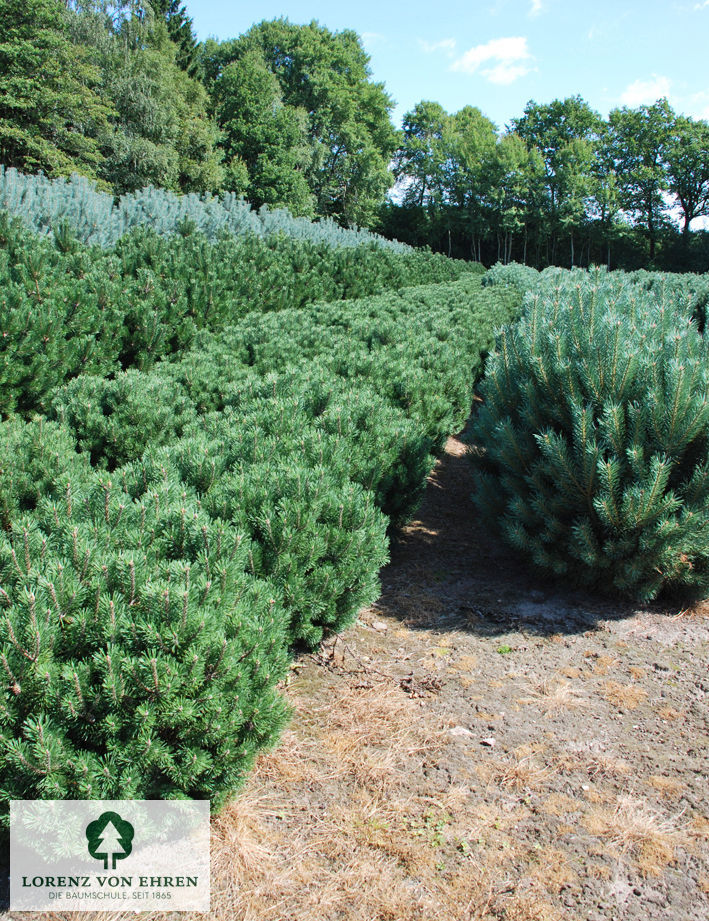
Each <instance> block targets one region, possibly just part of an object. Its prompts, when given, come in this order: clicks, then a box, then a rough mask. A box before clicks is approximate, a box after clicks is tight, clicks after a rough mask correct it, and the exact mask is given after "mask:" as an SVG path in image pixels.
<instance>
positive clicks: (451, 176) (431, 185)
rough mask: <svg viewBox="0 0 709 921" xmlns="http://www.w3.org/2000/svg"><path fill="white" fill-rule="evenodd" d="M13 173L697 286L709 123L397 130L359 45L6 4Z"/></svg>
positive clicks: (409, 117)
mask: <svg viewBox="0 0 709 921" xmlns="http://www.w3.org/2000/svg"><path fill="white" fill-rule="evenodd" d="M0 20H1V21H2V24H3V31H2V38H1V39H0V162H2V163H3V164H4V165H5V166H6V167H16V168H17V169H19V170H21V171H23V172H28V173H34V172H39V171H41V172H43V173H45V174H46V175H47V176H48V177H58V176H69V175H71V174H72V173H78V174H80V175H83V176H87V177H89V178H90V179H93V180H95V181H96V182H97V184H98V186H99V188H101V189H103V190H106V191H111V192H113V193H114V194H115V195H117V196H118V195H121V194H123V193H125V192H130V191H133V190H136V189H140V188H143V187H145V186H147V185H153V186H157V187H161V188H165V189H171V190H174V191H177V192H199V193H219V192H223V191H231V192H235V193H236V194H237V195H241V196H243V197H244V198H246V199H247V200H248V201H250V202H251V203H252V204H253V205H254V206H255V207H257V208H258V207H260V206H262V205H268V206H269V207H277V206H282V207H286V208H288V209H289V210H290V211H291V212H292V213H293V214H294V215H296V216H304V217H308V218H318V217H329V218H333V219H334V220H336V221H337V222H338V223H340V224H341V225H343V226H347V227H351V226H353V225H355V224H356V225H359V226H361V227H366V228H368V229H372V230H375V231H377V232H379V233H382V234H384V235H385V236H387V237H390V238H397V239H399V240H402V241H404V242H407V243H411V244H414V245H429V246H430V247H431V248H432V249H434V250H439V251H442V252H445V253H447V254H449V255H453V256H458V257H463V258H467V259H474V260H477V261H480V262H484V263H486V264H490V263H493V262H497V261H502V262H510V261H517V262H525V263H528V264H530V265H533V266H535V267H537V268H540V267H544V266H546V265H561V266H567V267H568V266H574V265H582V266H585V265H589V264H591V263H601V264H607V265H608V266H609V267H612V268H617V267H620V268H637V267H644V266H650V267H657V268H662V269H666V270H692V271H703V270H705V269H706V266H707V261H708V260H709V234H707V232H706V231H702V230H696V229H693V224H692V222H693V221H694V222H695V224H694V226H695V227H696V224H697V222H696V221H695V219H697V218H701V217H705V216H708V215H709V124H708V123H707V122H706V121H702V120H695V119H692V118H688V117H685V116H683V115H679V114H677V113H676V112H674V111H673V109H672V108H671V106H670V105H669V103H668V102H667V100H666V99H660V100H658V101H657V102H655V103H654V104H653V105H649V106H648V105H641V106H639V107H637V108H629V107H622V108H616V109H614V110H612V111H611V112H610V113H609V116H608V118H607V119H604V118H603V117H602V116H601V115H600V114H598V113H597V112H595V111H594V110H593V109H592V108H591V107H590V106H589V105H588V104H587V103H586V102H585V100H584V99H582V98H581V97H580V96H572V97H569V98H566V99H563V100H560V99H556V100H553V101H551V102H548V103H536V102H534V101H530V102H529V103H528V104H527V105H526V107H525V109H524V111H523V112H522V113H521V114H520V116H519V117H518V118H515V119H512V120H511V122H510V124H509V125H507V126H506V127H504V128H503V129H500V127H499V126H497V125H495V124H493V122H492V121H490V119H488V118H487V117H486V116H485V115H484V114H483V112H482V111H481V110H480V109H479V108H477V107H474V106H465V107H464V108H462V109H461V110H460V111H458V112H454V113H449V112H446V111H445V109H444V108H443V107H442V106H441V105H439V104H438V103H436V102H433V101H428V100H424V101H421V102H419V103H418V104H417V105H415V106H414V107H413V108H412V110H411V111H409V112H408V113H406V115H405V117H404V120H403V125H402V127H401V129H400V130H397V129H395V127H394V126H393V124H392V122H391V117H390V116H391V112H392V110H393V101H392V99H391V98H390V96H389V95H388V93H387V91H386V88H385V87H384V85H383V84H381V83H377V82H375V81H374V80H373V79H372V73H371V70H370V67H369V57H368V55H367V53H366V52H365V50H364V48H363V45H362V42H361V40H360V38H359V36H358V35H357V34H356V33H355V32H353V31H350V30H345V31H342V32H332V31H330V30H328V29H327V28H325V27H323V26H320V25H319V24H318V23H317V22H312V23H310V24H309V25H294V24H292V23H290V22H289V21H288V20H285V19H278V20H274V21H271V22H261V23H259V24H257V25H254V26H253V27H252V28H250V29H249V30H248V31H247V32H246V33H245V34H243V35H241V36H239V37H237V38H234V39H231V40H228V41H221V42H218V41H216V40H212V39H210V40H207V41H206V42H203V43H199V42H197V40H196V37H195V33H194V29H193V27H192V22H191V19H190V16H189V14H188V11H187V10H186V8H185V7H184V6H183V5H181V4H180V3H179V0H154V2H153V3H152V4H148V3H136V2H132V0H131V2H128V3H117V4H110V3H105V2H102V0H89V2H74V0H68V2H67V3H66V4H64V3H61V2H58V0H23V2H20V0H0Z"/></svg>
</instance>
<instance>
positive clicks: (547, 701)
mask: <svg viewBox="0 0 709 921" xmlns="http://www.w3.org/2000/svg"><path fill="white" fill-rule="evenodd" d="M581 694H582V690H581V688H579V687H577V686H575V685H573V684H571V683H570V682H569V681H563V680H562V681H559V680H558V679H556V678H543V679H542V680H541V681H539V682H537V683H536V684H535V685H534V687H533V690H532V695H531V697H528V698H523V699H521V700H520V703H525V704H526V703H538V704H539V705H540V706H541V708H542V711H543V712H544V714H545V715H546V716H554V715H555V714H556V713H559V712H560V711H563V710H566V709H568V708H570V707H580V706H583V704H584V703H586V701H585V700H584V699H583V698H582V696H581Z"/></svg>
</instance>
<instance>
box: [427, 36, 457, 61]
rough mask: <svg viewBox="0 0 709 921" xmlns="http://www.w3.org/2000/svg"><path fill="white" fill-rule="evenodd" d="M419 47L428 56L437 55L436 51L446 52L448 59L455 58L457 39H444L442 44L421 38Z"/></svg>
mask: <svg viewBox="0 0 709 921" xmlns="http://www.w3.org/2000/svg"><path fill="white" fill-rule="evenodd" d="M419 45H420V46H421V50H422V51H424V52H425V53H426V54H435V52H436V51H444V52H445V53H446V54H447V55H448V57H453V54H454V53H455V39H454V38H443V39H441V41H440V42H427V41H426V39H424V38H420V39H419Z"/></svg>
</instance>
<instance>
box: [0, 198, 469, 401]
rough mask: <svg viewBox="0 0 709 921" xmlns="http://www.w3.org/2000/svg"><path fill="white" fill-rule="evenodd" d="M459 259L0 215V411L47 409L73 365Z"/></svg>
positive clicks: (144, 364)
mask: <svg viewBox="0 0 709 921" xmlns="http://www.w3.org/2000/svg"><path fill="white" fill-rule="evenodd" d="M468 274H469V272H468V267H467V264H466V263H464V262H460V261H459V262H456V261H454V260H450V259H446V258H445V257H442V256H440V255H434V254H432V253H426V252H416V251H413V250H412V251H405V252H401V253H400V252H395V251H392V250H390V249H383V248H382V247H379V246H377V245H376V244H374V243H372V242H369V243H364V244H362V245H359V246H357V247H343V248H337V247H334V246H330V245H328V244H327V243H326V242H323V241H311V240H307V239H304V240H301V239H298V238H293V237H287V236H283V235H280V234H273V235H270V236H268V237H262V236H255V235H253V234H244V235H242V236H239V237H233V236H228V235H221V236H218V237H217V238H216V239H215V240H214V241H211V242H210V241H209V240H208V239H207V237H206V236H204V235H202V234H199V233H196V232H194V231H193V230H189V229H188V228H186V227H185V228H183V232H182V233H181V234H176V235H172V236H168V237H163V236H160V235H159V234H158V233H157V232H156V231H155V230H152V229H150V228H149V227H138V228H136V229H134V230H133V231H132V232H131V233H130V234H127V235H125V236H123V237H122V238H121V239H120V240H119V242H118V243H117V245H116V247H115V248H114V249H112V250H103V249H101V248H99V247H86V246H83V245H79V244H78V243H77V241H76V239H75V237H73V236H71V234H70V232H69V231H68V230H67V228H66V225H62V226H61V227H60V228H59V230H58V231H57V232H56V233H55V234H54V236H53V238H39V237H37V236H35V235H33V234H30V233H28V232H27V231H26V230H25V229H24V228H23V227H22V226H21V225H20V223H19V222H18V221H9V220H8V219H7V217H6V216H5V217H4V218H3V217H2V216H1V215H0V289H1V290H2V294H1V295H0V415H9V414H10V413H12V412H19V413H22V414H25V415H29V414H31V413H33V412H37V411H45V410H46V407H47V405H48V403H47V401H48V396H49V394H50V393H51V392H52V391H53V390H54V389H56V388H57V387H61V386H62V385H64V384H66V383H67V382H68V381H70V380H72V379H73V378H74V377H76V376H78V375H79V374H86V373H88V374H95V375H98V376H107V375H111V374H114V373H115V372H116V371H118V370H121V369H122V370H128V369H131V368H138V369H140V370H150V368H151V367H153V365H154V364H155V362H156V361H158V360H159V359H161V358H164V357H166V356H172V355H175V354H181V353H182V352H184V350H186V349H188V348H189V347H190V346H191V345H192V343H193V341H194V339H195V335H196V334H197V333H198V332H199V331H200V330H209V331H213V332H217V331H219V330H221V329H222V328H223V327H224V326H225V325H229V324H234V323H236V322H238V321H239V320H240V319H241V318H242V317H244V316H245V315H246V314H247V313H249V312H255V313H256V315H257V316H260V315H261V314H262V313H266V312H270V311H282V310H286V309H300V308H301V307H304V306H305V305H307V304H310V303H312V302H313V301H315V300H327V301H333V300H338V299H342V298H359V297H362V296H364V295H372V294H374V293H377V292H381V291H389V290H392V289H400V288H401V289H403V288H407V287H410V286H413V285H416V284H420V283H423V282H427V283H430V282H439V281H450V280H451V279H457V278H459V277H465V276H466V275H468Z"/></svg>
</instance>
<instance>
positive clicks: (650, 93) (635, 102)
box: [620, 74, 670, 107]
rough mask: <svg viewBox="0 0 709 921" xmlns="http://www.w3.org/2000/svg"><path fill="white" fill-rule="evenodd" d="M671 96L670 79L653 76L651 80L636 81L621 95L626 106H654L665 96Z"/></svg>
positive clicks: (621, 99)
mask: <svg viewBox="0 0 709 921" xmlns="http://www.w3.org/2000/svg"><path fill="white" fill-rule="evenodd" d="M669 95H670V79H669V77H658V75H657V74H653V75H652V77H651V78H650V79H649V80H635V81H634V82H633V83H631V84H630V85H629V86H626V88H625V89H624V90H623V92H622V93H621V94H620V101H621V103H622V104H623V105H624V106H631V107H632V106H640V105H652V103H653V102H657V100H658V99H661V98H662V97H663V96H669Z"/></svg>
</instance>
